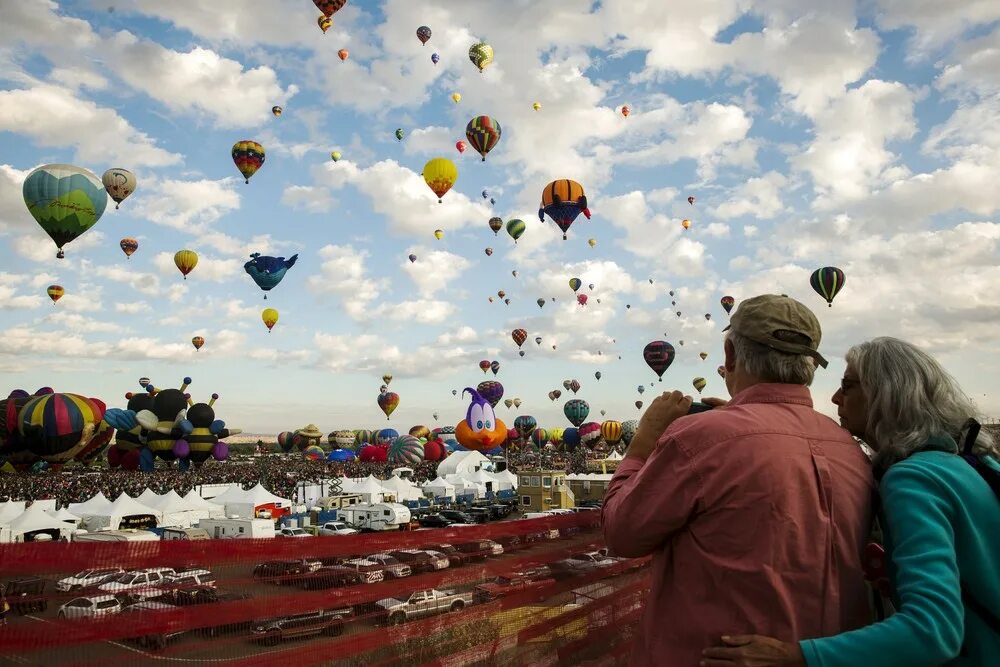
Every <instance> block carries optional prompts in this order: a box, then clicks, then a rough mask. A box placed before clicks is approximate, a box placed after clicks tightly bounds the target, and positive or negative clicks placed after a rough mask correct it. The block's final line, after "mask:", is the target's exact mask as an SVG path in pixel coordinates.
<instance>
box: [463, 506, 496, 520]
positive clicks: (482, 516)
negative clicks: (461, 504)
mask: <svg viewBox="0 0 1000 667" xmlns="http://www.w3.org/2000/svg"><path fill="white" fill-rule="evenodd" d="M466 514H468V515H469V516H470V517H472V520H473V521H474V522H475V523H486V522H488V521H491V520H492V519H493V518H494V517H493V513H492V512H490V510H489V509H488V508H486V507H473V508H471V509H470V510H469V511H468V512H466Z"/></svg>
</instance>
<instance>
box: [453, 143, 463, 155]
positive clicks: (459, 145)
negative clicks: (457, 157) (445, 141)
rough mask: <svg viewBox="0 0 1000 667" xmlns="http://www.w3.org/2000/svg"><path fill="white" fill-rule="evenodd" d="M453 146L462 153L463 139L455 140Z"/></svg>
mask: <svg viewBox="0 0 1000 667" xmlns="http://www.w3.org/2000/svg"><path fill="white" fill-rule="evenodd" d="M455 148H457V149H458V152H459V153H464V152H465V142H464V141H456V142H455Z"/></svg>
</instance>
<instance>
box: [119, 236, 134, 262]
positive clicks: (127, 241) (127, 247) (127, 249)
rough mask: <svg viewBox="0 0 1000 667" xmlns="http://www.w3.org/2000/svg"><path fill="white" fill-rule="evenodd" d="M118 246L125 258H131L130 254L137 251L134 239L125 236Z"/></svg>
mask: <svg viewBox="0 0 1000 667" xmlns="http://www.w3.org/2000/svg"><path fill="white" fill-rule="evenodd" d="M118 246H119V247H120V248H121V249H122V252H123V253H125V256H126V257H131V256H132V253H134V252H135V251H136V250H138V249H139V242H138V241H136V240H135V239H134V238H131V237H129V236H126V237H125V238H123V239H122V240H121V241H119V242H118Z"/></svg>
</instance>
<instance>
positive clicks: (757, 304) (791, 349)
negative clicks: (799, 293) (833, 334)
mask: <svg viewBox="0 0 1000 667" xmlns="http://www.w3.org/2000/svg"><path fill="white" fill-rule="evenodd" d="M730 329H732V330H733V331H735V332H736V333H738V334H739V335H741V336H745V337H746V338H749V339H750V340H752V341H754V342H756V343H760V344H761V345H766V346H767V347H769V348H771V349H772V350H777V351H778V352H784V353H786V354H801V355H805V356H809V357H812V358H813V359H815V360H816V363H817V364H819V365H820V366H821V367H823V368H826V364H827V362H826V359H824V358H823V355H822V354H820V353H819V350H818V348H819V341H820V339H821V338H822V337H823V332H822V330H821V329H820V326H819V320H817V319H816V316H815V315H813V312H812V311H811V310H809V309H808V308H807V307H806V306H805V305H803V304H801V303H799V302H798V301H796V300H795V299H793V298H791V297H788V296H786V295H784V294H782V295H778V294H761V295H760V296H755V297H753V298H752V299H747V300H745V301H741V302H740V305H739V307H738V308H737V309H736V312H735V313H733V316H732V318H731V319H730V321H729V326H728V327H726V328H725V329H723V331H729V330H730ZM798 337H805V338H806V339H808V340H809V343H808V344H805V343H802V342H796V341H795V340H794V338H798Z"/></svg>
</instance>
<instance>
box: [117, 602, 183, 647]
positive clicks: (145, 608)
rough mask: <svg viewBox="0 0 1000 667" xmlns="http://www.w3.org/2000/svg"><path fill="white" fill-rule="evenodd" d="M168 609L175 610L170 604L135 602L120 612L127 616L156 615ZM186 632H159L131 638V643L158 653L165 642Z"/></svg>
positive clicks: (164, 645)
mask: <svg viewBox="0 0 1000 667" xmlns="http://www.w3.org/2000/svg"><path fill="white" fill-rule="evenodd" d="M170 609H176V607H174V606H173V605H171V604H165V603H163V602H156V601H153V600H146V601H144V602H137V603H136V604H134V605H131V606H128V607H126V608H125V609H123V610H122V611H123V612H125V613H128V614H141V613H150V612H152V613H156V612H162V611H167V610H170ZM185 632H187V630H173V631H168V632H159V633H154V634H149V635H143V636H141V637H131V638H130V639H132V641H134V642H136V643H137V644H139V646H142V647H144V648H146V649H148V650H150V651H159V650H162V649H163V648H164V647H166V645H167V642H168V641H170V640H171V639H175V638H177V637H180V636H181V635H183V634H184V633H185Z"/></svg>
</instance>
